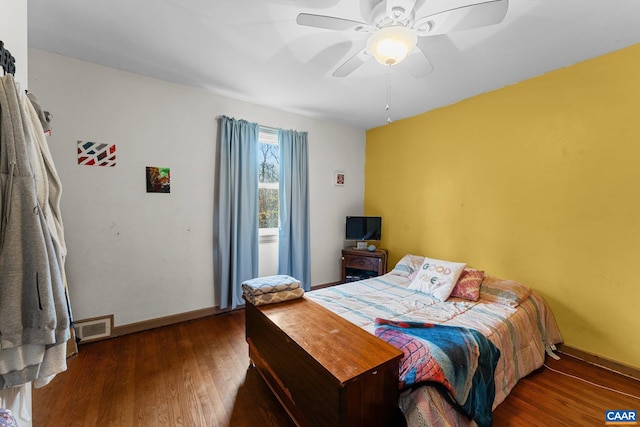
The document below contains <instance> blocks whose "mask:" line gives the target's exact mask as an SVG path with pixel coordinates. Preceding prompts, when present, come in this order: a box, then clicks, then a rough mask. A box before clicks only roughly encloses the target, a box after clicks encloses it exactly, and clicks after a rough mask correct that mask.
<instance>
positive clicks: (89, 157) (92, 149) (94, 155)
mask: <svg viewBox="0 0 640 427" xmlns="http://www.w3.org/2000/svg"><path fill="white" fill-rule="evenodd" d="M78 164H79V165H85V166H110V167H113V166H115V165H116V144H103V143H100V142H91V141H78Z"/></svg>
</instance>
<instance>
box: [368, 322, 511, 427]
mask: <svg viewBox="0 0 640 427" xmlns="http://www.w3.org/2000/svg"><path fill="white" fill-rule="evenodd" d="M375 325H376V328H375V335H376V336H377V337H378V338H380V339H382V340H384V341H386V342H388V343H389V344H391V345H393V346H394V347H396V348H398V349H400V350H402V351H403V353H404V356H403V358H402V360H401V361H400V388H401V389H406V388H412V387H416V386H419V385H422V384H427V383H430V384H434V383H435V384H436V385H437V386H438V388H439V389H440V390H441V391H442V392H444V393H446V394H447V395H448V396H449V397H450V398H451V399H452V400H453V401H454V402H455V404H456V405H457V406H458V407H459V408H460V409H461V410H462V411H463V412H464V413H465V414H466V415H467V416H468V417H469V418H470V419H472V420H474V421H475V422H476V423H477V424H478V426H479V427H485V426H486V427H488V426H491V424H492V422H493V417H492V415H491V409H492V405H493V401H494V398H495V383H494V381H493V376H494V371H495V368H496V365H497V364H498V359H499V358H500V350H498V348H497V347H496V346H495V345H494V344H493V343H492V342H491V341H489V340H488V339H487V338H486V337H485V336H484V335H482V334H481V333H479V332H477V331H475V330H473V329H468V328H461V327H455V326H443V325H436V324H433V323H422V322H406V321H391V320H386V319H380V318H377V319H376V320H375Z"/></svg>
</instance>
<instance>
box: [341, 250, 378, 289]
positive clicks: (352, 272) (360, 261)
mask: <svg viewBox="0 0 640 427" xmlns="http://www.w3.org/2000/svg"><path fill="white" fill-rule="evenodd" d="M386 272H387V250H386V249H376V250H375V251H369V250H360V249H343V250H342V283H346V282H355V281H357V280H364V279H369V278H370V277H376V276H381V275H383V274H385V273H386Z"/></svg>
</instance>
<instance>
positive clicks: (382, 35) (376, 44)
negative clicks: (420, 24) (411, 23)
mask: <svg viewBox="0 0 640 427" xmlns="http://www.w3.org/2000/svg"><path fill="white" fill-rule="evenodd" d="M417 42H418V36H417V35H416V32H415V31H413V30H412V29H410V28H407V27H402V26H391V27H384V28H380V29H379V30H378V31H376V32H375V33H373V34H371V36H370V37H369V40H367V53H368V54H370V55H372V56H373V57H374V58H376V61H378V62H379V63H380V64H382V65H395V64H399V63H400V62H402V60H403V59H404V58H406V57H407V55H408V54H409V53H410V52H411V51H412V50H413V49H414V48H415V47H416V43H417Z"/></svg>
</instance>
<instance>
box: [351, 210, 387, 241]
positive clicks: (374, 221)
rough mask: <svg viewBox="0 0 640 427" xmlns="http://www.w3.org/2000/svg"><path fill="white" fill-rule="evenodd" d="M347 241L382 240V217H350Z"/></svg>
mask: <svg viewBox="0 0 640 427" xmlns="http://www.w3.org/2000/svg"><path fill="white" fill-rule="evenodd" d="M346 222H347V224H346V227H345V229H346V234H345V240H359V241H366V240H380V236H381V235H382V217H379V216H348V217H347V221H346Z"/></svg>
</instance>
